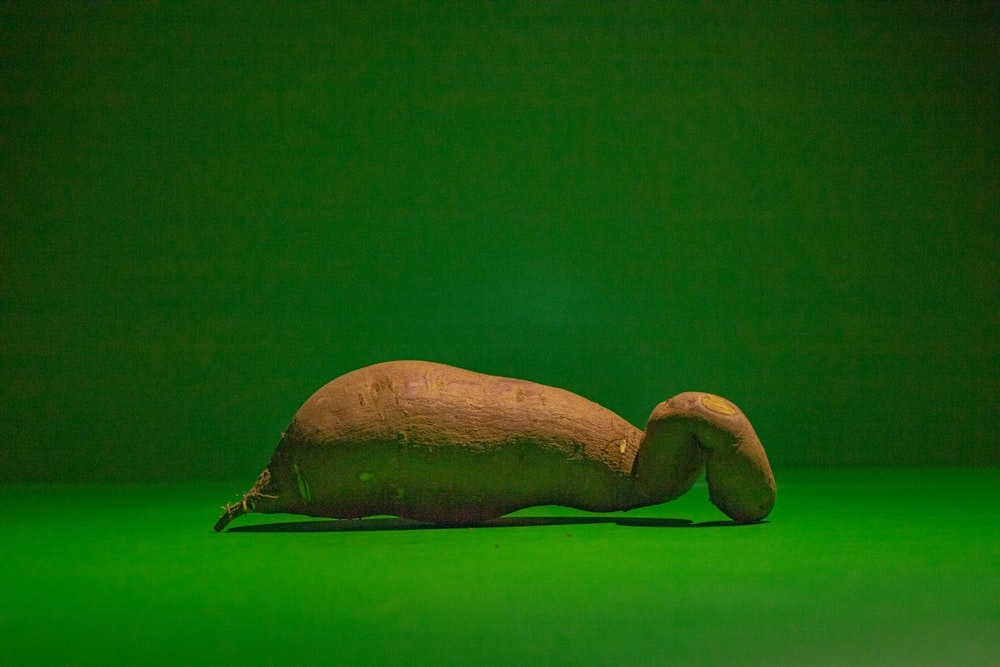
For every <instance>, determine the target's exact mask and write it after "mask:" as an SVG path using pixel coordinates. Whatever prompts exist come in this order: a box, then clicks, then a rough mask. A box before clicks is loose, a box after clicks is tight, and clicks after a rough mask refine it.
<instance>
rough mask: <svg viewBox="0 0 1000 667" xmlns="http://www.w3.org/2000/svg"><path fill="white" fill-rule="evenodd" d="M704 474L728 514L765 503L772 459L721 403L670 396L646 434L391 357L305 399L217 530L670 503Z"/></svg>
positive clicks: (462, 520) (552, 391)
mask: <svg viewBox="0 0 1000 667" xmlns="http://www.w3.org/2000/svg"><path fill="white" fill-rule="evenodd" d="M703 470H704V471H705V475H706V478H707V481H708V490H709V497H710V499H711V500H712V502H713V503H715V505H716V506H718V507H719V508H720V509H721V510H722V511H723V512H725V513H726V515H728V516H729V517H730V518H732V519H733V520H735V521H738V522H741V523H750V522H755V521H760V520H761V519H763V518H764V517H766V516H767V515H768V513H769V512H770V511H771V508H772V507H773V505H774V498H775V485H774V477H773V476H772V474H771V468H770V465H769V464H768V461H767V455H766V454H765V453H764V448H763V447H762V446H761V444H760V440H759V439H758V438H757V435H756V433H754V430H753V427H752V426H751V425H750V422H749V421H748V420H747V418H746V417H745V416H744V415H743V413H742V412H741V411H740V409H739V408H737V407H736V406H735V405H733V404H732V403H730V402H729V401H727V400H726V399H724V398H720V397H718V396H715V395H713V394H706V393H698V392H689V393H684V394H679V395H677V396H674V397H673V398H671V399H669V400H667V401H664V402H663V403H660V404H659V405H657V406H656V408H655V409H654V410H653V412H652V414H651V415H650V417H649V421H648V423H647V425H646V430H645V432H643V431H640V430H639V429H637V428H635V427H634V426H632V425H631V424H629V423H628V422H627V421H625V420H624V419H622V418H621V417H619V416H618V415H616V414H615V413H613V412H611V411H610V410H607V409H605V408H603V407H601V406H600V405H597V404H596V403H593V402H591V401H588V400H587V399H585V398H583V397H581V396H577V395H576V394H573V393H571V392H568V391H564V390H562V389H557V388H555V387H548V386H544V385H539V384H535V383H533V382H526V381H524V380H515V379H511V378H504V377H495V376H491V375H482V374H480V373H473V372H471V371H467V370H462V369H460V368H454V367H451V366H445V365H442V364H436V363H430V362H423V361H393V362H387V363H382V364H376V365H374V366H369V367H367V368H361V369H359V370H356V371H353V372H351V373H348V374H346V375H343V376H341V377H339V378H337V379H336V380H333V381H332V382H330V383H328V384H327V385H325V386H324V387H322V388H321V389H320V390H319V391H317V392H316V393H315V394H313V395H312V396H311V397H310V398H309V399H308V400H307V401H306V402H305V404H303V405H302V407H301V408H300V409H299V411H298V412H297V413H296V414H295V417H294V418H293V420H292V423H291V425H290V426H289V427H288V430H287V431H286V432H285V433H284V435H283V436H282V438H281V441H280V443H279V444H278V447H277V449H276V450H275V452H274V454H273V456H272V457H271V461H270V463H269V464H268V466H267V468H265V469H264V472H263V473H261V475H260V478H259V479H258V480H257V482H256V484H254V486H253V488H251V489H250V491H248V492H247V493H245V494H243V498H242V499H241V500H240V501H239V502H237V503H235V504H230V505H227V506H226V507H225V510H226V511H225V514H223V515H222V517H221V518H220V519H219V521H218V523H216V525H215V529H216V530H222V529H223V528H225V526H226V525H227V524H228V523H229V522H230V521H232V520H233V519H235V518H236V517H238V516H241V515H242V514H244V513H247V512H286V513H293V514H305V515H310V516H318V517H330V518H340V519H350V518H358V517H364V516H371V515H377V514H390V515H395V516H399V517H403V518H408V519H416V520H419V521H426V522H431V523H436V524H442V525H454V524H466V523H476V522H482V521H487V520H489V519H494V518H496V517H499V516H502V515H504V514H507V513H509V512H513V511H514V510H518V509H522V508H524V507H531V506H534V505H564V506H569V507H575V508H578V509H583V510H590V511H594V512H610V511H616V510H627V509H633V508H636V507H643V506H646V505H654V504H658V503H662V502H665V501H667V500H671V499H674V498H677V497H678V496H680V495H682V494H683V493H685V492H687V491H688V490H689V489H690V488H691V487H692V486H693V485H694V483H695V481H696V480H697V478H698V477H699V476H700V475H701V473H702V471H703Z"/></svg>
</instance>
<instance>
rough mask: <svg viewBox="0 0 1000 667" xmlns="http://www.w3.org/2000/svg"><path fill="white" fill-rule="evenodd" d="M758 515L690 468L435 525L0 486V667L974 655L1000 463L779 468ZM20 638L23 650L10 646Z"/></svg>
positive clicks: (212, 499) (98, 491)
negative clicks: (599, 492) (611, 489)
mask: <svg viewBox="0 0 1000 667" xmlns="http://www.w3.org/2000/svg"><path fill="white" fill-rule="evenodd" d="M777 474H778V482H779V500H778V505H777V507H776V509H775V511H774V513H773V514H772V515H771V517H770V519H769V520H768V521H767V522H766V523H763V524H757V525H750V526H739V525H735V524H731V523H729V522H727V521H726V520H725V517H724V516H723V515H722V514H721V513H720V512H718V510H716V509H715V508H714V507H713V506H712V505H711V504H710V503H709V502H708V499H707V490H706V489H705V487H704V486H703V485H699V486H698V487H696V488H695V489H694V490H693V491H692V492H690V493H689V494H687V495H686V496H684V497H683V498H681V499H680V500H678V501H675V502H673V503H668V504H665V505H660V506H656V507H652V508H646V509H643V510H636V511H632V512H627V513H616V514H610V515H599V514H587V513H584V512H578V511H575V510H568V509H564V508H558V507H539V508H532V509H530V510H524V511H521V512H517V513H515V514H514V515H511V516H510V517H509V518H506V519H504V520H502V521H500V522H499V523H498V525H496V526H489V527H475V528H449V529H438V528H428V527H423V526H419V525H417V524H412V523H406V522H402V521H400V520H398V519H392V518H385V517H383V518H373V519H364V520H359V521H328V520H312V519H302V518H300V517H296V516H290V515H270V516H265V515H252V516H248V517H244V518H242V519H240V520H238V521H237V522H234V523H233V524H232V526H231V529H230V530H229V531H227V532H224V533H221V534H217V533H214V532H213V531H212V524H213V522H214V521H215V519H216V517H217V514H218V513H219V505H220V504H222V503H224V502H226V501H228V500H231V499H232V498H233V496H234V495H235V494H236V493H237V492H238V491H240V490H242V489H243V487H244V486H245V485H246V484H245V482H243V481H237V482H234V483H233V484H199V485H161V486H7V487H4V488H3V489H2V490H0V502H2V503H3V506H4V508H5V512H4V515H3V520H2V521H3V525H2V533H3V535H4V540H3V541H4V549H3V551H4V558H3V560H4V566H3V568H2V569H0V586H2V590H3V591H4V595H3V602H2V606H0V645H2V646H4V649H3V652H2V654H0V662H2V663H4V664H79V665H90V664H93V665H97V664H142V663H148V662H150V661H151V660H152V661H155V662H161V661H162V662H170V663H174V664H218V665H223V664H233V665H237V664H238V665H268V664H300V665H301V664H346V665H364V664H372V665H375V664H379V665H384V664H425V665H464V664H469V665H471V664H476V665H480V664H498V665H515V664H521V665H559V664H565V665H602V664H607V665H620V664H639V665H642V664H659V665H662V664H744V665H745V664H751V665H754V664H760V665H764V664H768V665H775V664H779V665H780V664H789V665H805V664H810V665H844V664H852V665H858V664H873V665H874V664H879V665H925V664H990V663H992V662H993V661H995V660H996V659H998V658H1000V632H997V631H998V629H1000V568H998V567H997V563H998V562H1000V539H998V533H997V527H996V526H997V518H998V516H997V500H998V491H997V489H998V488H1000V469H997V468H966V469H959V468H954V469H940V468H938V469H930V468H928V469H908V470H903V469H888V468H886V469H853V470H851V469H827V470H788V471H781V470H779V471H777ZM15 656H16V657H15Z"/></svg>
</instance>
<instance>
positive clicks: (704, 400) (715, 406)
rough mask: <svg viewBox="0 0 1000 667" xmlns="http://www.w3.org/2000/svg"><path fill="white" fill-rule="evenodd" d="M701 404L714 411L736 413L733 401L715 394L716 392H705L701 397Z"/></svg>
mask: <svg viewBox="0 0 1000 667" xmlns="http://www.w3.org/2000/svg"><path fill="white" fill-rule="evenodd" d="M701 404H702V405H704V406H705V407H706V408H708V409H709V410H711V411H712V412H718V413H719V414H721V415H735V414H736V408H735V407H734V406H733V404H732V403H730V402H729V401H727V400H726V399H724V398H722V397H721V396H715V395H714V394H705V395H704V396H702V397H701Z"/></svg>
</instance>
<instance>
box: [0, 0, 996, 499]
mask: <svg viewBox="0 0 1000 667" xmlns="http://www.w3.org/2000/svg"><path fill="white" fill-rule="evenodd" d="M998 17H1000V14H998V11H997V9H996V5H990V4H988V3H984V4H983V5H978V4H976V3H962V4H959V3H948V4H944V3H941V4H938V3H927V4H915V3H877V4H875V3H857V4H850V3H829V4H828V3H820V4H811V3H792V4H790V5H784V4H782V5H774V4H770V3H751V4H749V5H732V4H728V3H725V4H689V3H662V4H661V3H656V4H647V3H628V4H625V3H622V4H617V3H600V4H598V3H594V4H576V3H572V4H559V3H556V4H528V3H523V4H522V3H502V4H480V3H427V4H425V3H416V4H396V3H378V4H377V5H368V4H363V3H362V4H354V3H350V4H348V3H332V4H326V3H322V4H318V5H312V4H289V5H284V4H255V5H251V6H243V5H235V4H230V5H215V4H195V5H189V4H186V3H185V4H174V3H162V4H138V3H135V4H133V3H127V4H89V3H88V4H78V3H71V4H49V3H8V2H5V3H3V4H2V5H0V31H2V33H0V35H2V38H0V102H2V108H0V170H2V172H0V392H2V393H0V480H2V481H8V482H10V481H70V480H89V481H99V480H124V481H127V480H136V481H157V480H161V481H169V480H183V479H203V480H211V479H230V478H238V479H243V480H246V481H247V482H249V481H252V479H253V477H254V476H255V475H256V474H257V472H259V470H260V468H261V467H262V466H263V464H264V463H265V462H266V460H267V457H268V456H269V455H270V453H271V451H272V450H273V447H274V445H275V444H276V442H277V438H278V436H279V433H280V432H281V430H282V429H283V428H284V427H285V426H286V425H287V423H288V421H289V419H290V418H291V415H292V414H293V413H294V411H295V410H296V408H297V407H298V406H299V405H300V404H301V403H302V402H303V401H304V400H305V399H306V398H307V397H308V396H309V395H310V394H311V393H312V392H313V391H314V390H315V389H316V388H318V387H319V386H320V385H322V384H323V383H325V382H326V381H328V380H330V379H332V378H333V377H336V376H338V375H340V374H342V373H344V372H347V371H349V370H352V369H354V368H357V367H360V366H363V365H367V364H369V363H374V362H377V361H383V360H389V359H397V358H422V359H429V360H435V361H441V362H445V363H451V364H455V365H458V366H463V367H468V368H471V369H474V370H479V371H483V372H488V373H495V374H503V375H511V376H516V377H522V378H526V379H531V380H535V381H538V382H544V383H547V384H553V385H557V386H560V387H563V388H566V389H570V390H573V391H575V392H577V393H580V394H582V395H584V396H587V397H588V398H591V399H593V400H596V401H597V402H599V403H601V404H603V405H605V406H607V407H609V408H611V409H613V410H615V411H617V412H618V413H620V414H621V415H622V416H624V417H625V418H627V419H629V420H630V421H632V422H634V423H636V424H637V425H640V426H642V425H643V424H644V422H645V418H646V416H647V415H648V413H649V411H650V410H651V409H652V407H653V406H654V405H655V404H656V403H657V402H659V401H661V400H663V399H665V398H666V397H668V396H670V395H673V394H675V393H677V392H680V391H684V390H707V391H713V392H716V393H719V394H722V395H724V396H727V397H729V398H731V399H732V400H734V401H735V402H737V403H738V404H739V405H740V406H741V407H743V408H744V410H745V411H746V413H747V414H748V415H749V416H750V418H751V420H752V421H753V422H754V424H755V426H756V427H757V430H758V432H759V434H760V435H761V437H762V440H763V441H764V444H765V446H766V448H767V449H768V452H769V454H770V457H771V460H772V463H773V464H774V466H775V468H776V469H779V470H780V469H781V468H792V467H802V466H845V465H848V466H850V465H875V464H903V465H911V464H996V463H1000V447H998V438H997V433H1000V402H998V394H1000V391H998V390H1000V386H998V381H997V377H998V368H1000V364H998V361H1000V355H998V353H1000V345H998V342H997V331H1000V282H998V281H1000V224H998V217H1000V215H998V211H1000V197H998V194H1000V193H998V176H997V174H1000V160H998V157H1000V151H998V138H997V136H998V133H997V131H996V128H997V127H1000V109H998V85H997V82H998V80H1000V53H998V51H1000V47H998V43H1000V42H998V40H997V34H998V28H1000V18H998Z"/></svg>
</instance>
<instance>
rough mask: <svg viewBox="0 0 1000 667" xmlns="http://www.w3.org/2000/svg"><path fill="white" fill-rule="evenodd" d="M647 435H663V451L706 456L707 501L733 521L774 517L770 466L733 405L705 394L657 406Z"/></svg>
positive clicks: (750, 428)
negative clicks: (693, 451)
mask: <svg viewBox="0 0 1000 667" xmlns="http://www.w3.org/2000/svg"><path fill="white" fill-rule="evenodd" d="M646 432H647V439H648V438H649V434H650V433H656V434H662V436H661V439H662V440H664V443H663V444H661V445H660V447H662V448H665V449H666V448H668V447H671V446H672V447H674V449H676V450H677V451H678V452H684V451H690V450H687V449H685V446H688V447H696V448H697V449H699V450H701V451H702V452H703V455H704V461H705V478H706V480H707V481H708V493H709V498H710V499H711V501H712V503H713V504H714V505H715V506H716V507H718V508H719V509H720V510H722V511H723V512H724V513H725V514H726V516H728V517H729V518H730V519H732V520H733V521H737V522H739V523H754V522H757V521H762V520H763V519H764V518H765V517H767V515H768V514H770V512H771V509H772V508H773V507H774V502H775V497H776V487H775V483H774V475H773V473H772V472H771V465H770V463H769V462H768V460H767V454H766V453H765V451H764V447H763V445H761V442H760V439H759V438H758V437H757V433H756V432H755V431H754V429H753V426H752V425H751V424H750V420H749V419H747V417H746V415H744V414H743V411H742V410H740V409H739V408H738V407H736V405H734V404H733V403H731V402H730V401H728V400H726V399H724V398H722V397H720V396H716V395H715V394H708V393H704V392H686V393H683V394H678V395H677V396H674V397H673V398H671V399H670V400H668V401H664V402H663V403H661V404H660V405H658V406H656V408H655V409H654V410H653V414H652V415H650V418H649V425H648V426H647V429H646ZM668 438H670V439H672V441H673V443H672V444H669V443H667V442H666V440H667V439H668ZM685 443H691V444H690V445H685ZM641 455H642V452H641V451H640V457H641ZM637 463H638V460H637Z"/></svg>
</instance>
